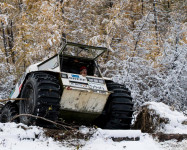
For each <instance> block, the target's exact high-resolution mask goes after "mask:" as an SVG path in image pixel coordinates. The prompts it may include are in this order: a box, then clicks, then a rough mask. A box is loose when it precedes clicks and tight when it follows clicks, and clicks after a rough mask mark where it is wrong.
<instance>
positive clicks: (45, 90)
mask: <svg viewBox="0 0 187 150" xmlns="http://www.w3.org/2000/svg"><path fill="white" fill-rule="evenodd" d="M106 51H107V48H104V47H94V46H88V45H82V44H78V43H72V42H66V43H65V44H64V46H63V47H62V48H61V49H60V50H59V52H58V54H56V55H54V56H53V57H51V58H49V59H47V60H45V61H43V62H40V63H37V64H34V65H31V66H29V67H28V68H27V69H26V72H25V73H24V74H23V75H22V77H21V78H20V80H19V81H18V83H17V84H16V86H15V89H14V90H13V91H12V93H11V94H10V98H12V99H13V98H25V100H21V101H14V100H12V101H9V102H8V103H6V104H5V105H4V106H3V108H2V110H1V114H0V121H1V122H7V121H10V120H11V119H12V118H13V117H14V116H15V115H18V114H32V115H35V116H41V117H44V118H47V119H50V120H52V121H58V120H59V119H60V118H62V119H63V120H67V121H74V120H76V121H78V122H80V123H81V124H96V125H97V126H99V127H102V128H107V129H129V128H130V125H131V120H132V113H133V103H132V98H131V95H130V92H129V90H128V89H127V88H126V87H125V86H124V85H121V84H118V83H114V82H113V81H112V80H111V79H109V78H106V77H103V76H102V73H101V71H100V69H99V66H98V64H97V58H98V57H99V56H101V55H102V54H103V53H104V52H106ZM82 66H84V67H85V68H87V75H86V76H82V75H81V74H80V68H81V67H82ZM14 121H16V122H21V123H24V124H27V125H39V126H44V127H46V126H49V123H47V122H45V121H42V120H40V119H37V118H34V117H29V116H21V117H19V119H18V118H17V120H14Z"/></svg>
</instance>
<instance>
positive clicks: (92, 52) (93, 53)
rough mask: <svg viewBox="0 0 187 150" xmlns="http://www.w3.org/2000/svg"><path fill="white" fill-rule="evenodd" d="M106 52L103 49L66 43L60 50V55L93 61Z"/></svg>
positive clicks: (105, 49)
mask: <svg viewBox="0 0 187 150" xmlns="http://www.w3.org/2000/svg"><path fill="white" fill-rule="evenodd" d="M106 51H107V48H105V47H95V46H88V45H83V44H78V43H73V42H67V43H66V44H65V46H64V47H63V48H62V49H61V50H60V54H62V55H63V56H73V57H79V58H81V57H82V58H86V59H92V60H95V59H97V58H98V57H99V56H101V55H102V54H103V53H104V52H106Z"/></svg>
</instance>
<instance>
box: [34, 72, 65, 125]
mask: <svg viewBox="0 0 187 150" xmlns="http://www.w3.org/2000/svg"><path fill="white" fill-rule="evenodd" d="M33 77H34V78H35V79H36V81H37V88H38V94H37V104H36V107H35V111H34V115H37V116H41V117H45V118H47V119H49V120H52V121H57V119H58V113H59V108H60V99H61V88H60V84H59V80H57V78H56V77H55V76H54V75H52V74H49V73H35V74H33ZM36 125H39V126H43V127H51V125H50V124H49V123H46V122H44V121H41V120H37V121H36Z"/></svg>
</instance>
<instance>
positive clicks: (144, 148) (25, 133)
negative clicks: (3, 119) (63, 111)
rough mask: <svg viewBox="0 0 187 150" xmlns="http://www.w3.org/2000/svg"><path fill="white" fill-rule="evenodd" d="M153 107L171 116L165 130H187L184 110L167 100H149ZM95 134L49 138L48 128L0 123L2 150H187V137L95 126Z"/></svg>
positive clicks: (168, 116)
mask: <svg viewBox="0 0 187 150" xmlns="http://www.w3.org/2000/svg"><path fill="white" fill-rule="evenodd" d="M149 104H150V105H149V107H151V108H152V109H155V110H156V112H157V113H159V114H160V115H163V116H164V117H167V118H169V120H170V123H169V124H168V125H167V126H165V129H163V131H165V133H178V132H179V133H181V132H182V131H183V132H182V133H186V134H187V132H186V131H187V125H182V124H181V122H182V121H183V120H185V119H187V117H186V116H184V115H183V114H182V113H180V112H177V111H172V110H170V109H169V107H168V106H166V105H164V104H163V103H152V102H151V103H149ZM90 131H91V129H89V128H87V127H81V128H80V132H82V133H84V134H86V133H88V132H90ZM93 131H94V134H93V135H92V136H91V138H90V139H89V140H83V139H76V140H63V141H61V142H60V141H55V140H54V139H53V138H51V137H46V136H45V134H44V129H43V128H40V127H36V126H30V127H28V126H26V125H23V124H15V123H0V150H26V149H27V150H34V149H35V150H38V149H42V150H73V149H81V150H124V149H125V150H137V149H138V150H186V149H187V140H183V141H181V142H177V141H176V140H170V141H166V142H158V141H157V140H156V139H153V138H152V136H151V135H149V134H147V133H141V132H140V131H138V130H130V131H129V130H127V131H125V130H102V129H92V132H93ZM126 136H128V137H129V138H132V137H137V136H139V137H140V140H139V141H124V140H123V141H120V142H115V141H113V140H112V138H111V137H126Z"/></svg>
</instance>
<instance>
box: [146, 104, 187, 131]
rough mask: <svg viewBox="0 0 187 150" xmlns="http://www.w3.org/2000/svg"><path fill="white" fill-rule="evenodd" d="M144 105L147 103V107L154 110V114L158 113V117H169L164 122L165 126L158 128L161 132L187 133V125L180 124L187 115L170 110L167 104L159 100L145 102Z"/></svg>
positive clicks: (186, 118)
mask: <svg viewBox="0 0 187 150" xmlns="http://www.w3.org/2000/svg"><path fill="white" fill-rule="evenodd" d="M144 105H149V106H148V107H149V109H153V110H155V112H156V114H158V115H160V117H162V118H168V119H169V124H165V127H164V128H163V129H160V130H161V132H164V133H179V134H186V133H187V125H184V124H182V122H183V121H184V120H187V116H185V115H184V114H183V113H182V112H178V111H176V110H171V108H170V107H169V106H168V105H165V104H164V103H161V102H160V103H158V102H147V103H145V104H144Z"/></svg>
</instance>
